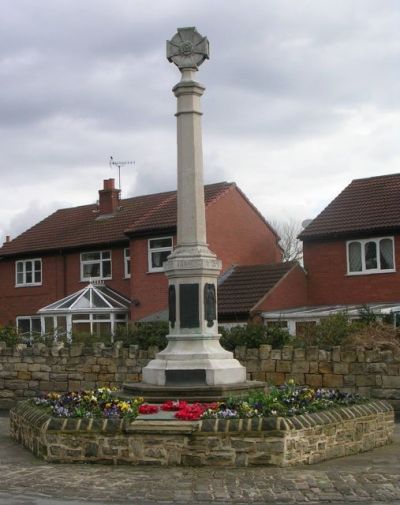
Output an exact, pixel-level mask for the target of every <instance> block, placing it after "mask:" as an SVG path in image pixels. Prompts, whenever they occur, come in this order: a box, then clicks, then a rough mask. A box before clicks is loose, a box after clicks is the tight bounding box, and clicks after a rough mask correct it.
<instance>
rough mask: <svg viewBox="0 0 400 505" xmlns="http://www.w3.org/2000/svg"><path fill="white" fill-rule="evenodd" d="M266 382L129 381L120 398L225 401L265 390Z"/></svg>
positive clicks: (156, 400)
mask: <svg viewBox="0 0 400 505" xmlns="http://www.w3.org/2000/svg"><path fill="white" fill-rule="evenodd" d="M265 387H266V384H265V383H264V382H259V381H246V382H242V383H239V384H222V385H215V386H200V385H169V386H155V385H153V384H145V383H143V382H127V383H125V384H124V385H123V389H122V392H121V391H118V397H119V398H124V397H125V398H128V397H129V398H131V397H133V396H142V397H143V398H144V400H145V401H146V402H154V403H157V402H164V401H165V400H185V401H188V402H215V401H223V400H226V399H227V398H229V397H230V396H235V397H241V396H246V395H247V394H248V393H249V392H250V391H264V389H265Z"/></svg>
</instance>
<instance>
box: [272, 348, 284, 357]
mask: <svg viewBox="0 0 400 505" xmlns="http://www.w3.org/2000/svg"><path fill="white" fill-rule="evenodd" d="M271 359H276V360H281V359H282V350H281V349H272V351H271Z"/></svg>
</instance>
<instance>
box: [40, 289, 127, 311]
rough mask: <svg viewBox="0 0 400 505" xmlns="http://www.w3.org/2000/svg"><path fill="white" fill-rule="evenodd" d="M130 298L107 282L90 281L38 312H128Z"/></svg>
mask: <svg viewBox="0 0 400 505" xmlns="http://www.w3.org/2000/svg"><path fill="white" fill-rule="evenodd" d="M130 303H131V302H130V300H129V299H128V298H125V297H124V296H123V295H121V294H120V293H118V292H117V291H114V290H113V289H111V288H109V287H108V286H106V285H105V284H100V283H99V284H95V283H90V284H88V285H87V286H86V287H84V288H83V289H81V290H79V291H77V292H76V293H73V294H72V295H68V296H66V297H65V298H62V299H61V300H58V301H56V302H54V303H51V304H50V305H47V306H46V307H43V308H42V309H40V310H38V314H55V313H57V314H65V313H70V312H82V311H85V312H106V313H109V312H127V311H128V310H129V307H130Z"/></svg>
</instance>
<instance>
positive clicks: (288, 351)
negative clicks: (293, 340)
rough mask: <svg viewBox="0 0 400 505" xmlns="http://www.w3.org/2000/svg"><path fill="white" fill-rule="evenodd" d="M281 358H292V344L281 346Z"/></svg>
mask: <svg viewBox="0 0 400 505" xmlns="http://www.w3.org/2000/svg"><path fill="white" fill-rule="evenodd" d="M282 359H283V360H292V359H293V346H291V345H285V346H283V347H282Z"/></svg>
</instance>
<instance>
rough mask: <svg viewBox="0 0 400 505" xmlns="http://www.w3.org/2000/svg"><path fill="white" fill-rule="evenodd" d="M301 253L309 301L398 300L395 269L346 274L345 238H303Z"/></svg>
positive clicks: (399, 256) (399, 257) (398, 249)
mask: <svg viewBox="0 0 400 505" xmlns="http://www.w3.org/2000/svg"><path fill="white" fill-rule="evenodd" d="M363 238H366V237H363ZM303 253H304V268H305V269H306V271H307V273H308V304H309V305H313V304H314V305H330V304H353V303H354V304H363V303H369V302H393V301H397V300H400V288H399V286H400V282H399V281H400V273H399V272H391V273H381V274H369V275H347V263H346V261H347V260H346V241H345V240H330V241H324V242H304V244H303ZM395 264H396V265H399V264H400V236H396V237H395Z"/></svg>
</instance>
